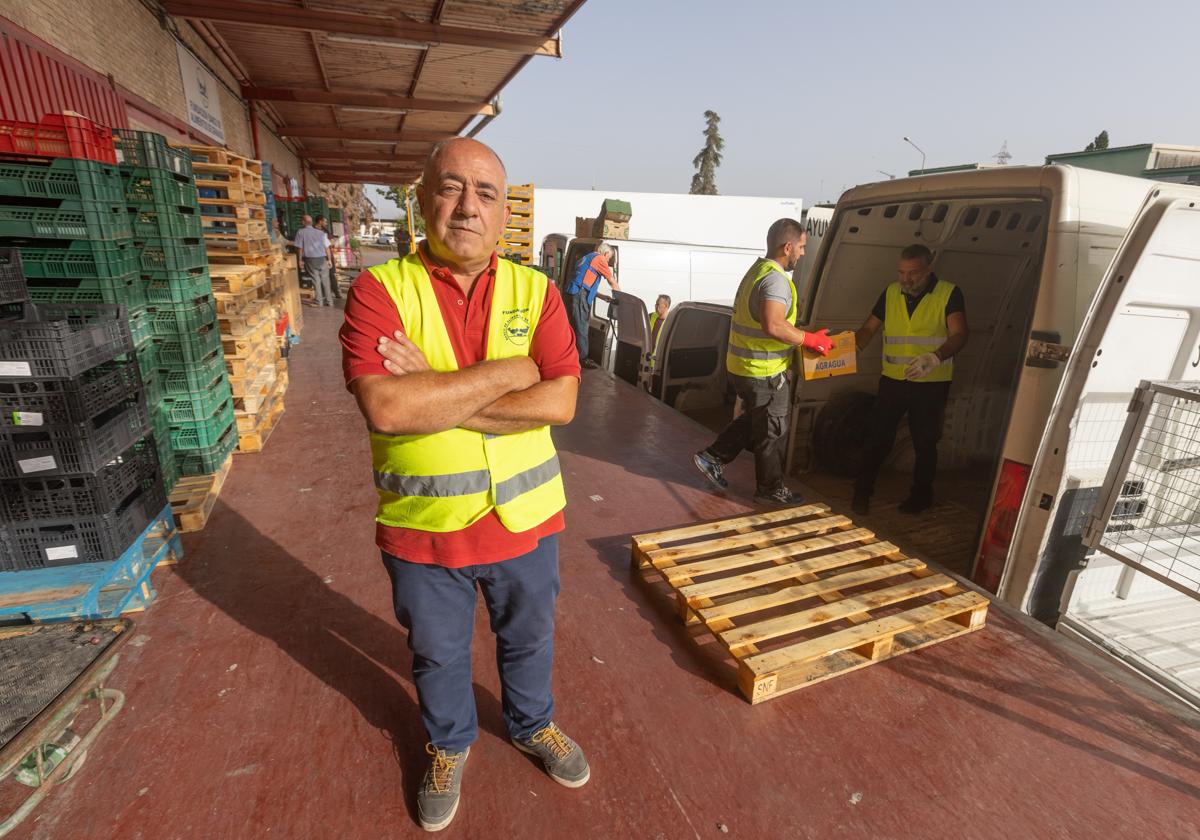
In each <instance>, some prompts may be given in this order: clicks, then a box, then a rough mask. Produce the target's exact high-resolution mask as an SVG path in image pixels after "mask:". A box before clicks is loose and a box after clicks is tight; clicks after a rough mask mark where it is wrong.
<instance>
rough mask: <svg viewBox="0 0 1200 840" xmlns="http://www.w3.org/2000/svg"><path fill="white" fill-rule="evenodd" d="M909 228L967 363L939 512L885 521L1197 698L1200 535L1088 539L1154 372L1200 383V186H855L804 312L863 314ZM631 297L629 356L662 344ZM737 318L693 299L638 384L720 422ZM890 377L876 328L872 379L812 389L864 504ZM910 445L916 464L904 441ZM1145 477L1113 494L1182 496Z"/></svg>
mask: <svg viewBox="0 0 1200 840" xmlns="http://www.w3.org/2000/svg"><path fill="white" fill-rule="evenodd" d="M912 242H921V243H924V244H925V245H927V246H928V247H930V248H931V249H932V250H933V252H934V254H935V270H936V271H937V273H938V275H939V276H940V277H942V278H944V279H947V280H950V281H952V282H954V283H956V284H958V285H959V286H960V287H961V288H962V289H963V292H964V294H965V299H966V305H967V319H968V322H969V324H970V329H971V338H970V342H969V344H968V345H967V347H966V349H965V350H964V351H963V352H962V353H960V354H959V355H958V356H957V357H956V358H955V376H954V384H953V386H952V389H951V395H950V400H949V403H948V406H947V416H946V426H945V432H944V436H943V439H942V443H941V445H940V455H941V461H940V463H941V468H940V470H939V477H938V482H937V493H938V495H939V497H940V498H941V499H943V500H944V503H945V508H944V509H943V510H942V511H941V512H942V516H940V517H936V518H935V519H930V518H929V517H909V518H904V517H900V516H899V515H896V516H891V517H888V516H885V515H883V514H880V517H881V518H880V520H879V521H881V522H882V523H883V525H884V526H885V527H882V528H881V531H884V532H885V533H886V535H887V537H888V538H889V539H892V540H893V541H894V542H897V543H898V544H901V545H902V547H905V542H906V541H907V542H908V546H909V547H911V545H912V544H922V538H924V540H925V542H924V544H926V545H928V544H931V543H930V542H929V541H930V538H931V537H933V538H935V542H936V543H937V544H938V545H941V546H945V547H946V549H947V553H944V554H943V555H942V556H938V557H937V559H939V560H942V561H943V562H946V563H947V564H948V565H951V567H952V568H954V569H955V570H957V571H960V572H962V573H964V574H967V575H969V576H970V577H972V578H973V579H974V580H975V581H977V582H978V583H979V584H980V585H982V586H984V587H986V588H988V589H991V590H993V591H995V592H997V593H998V595H999V597H1001V598H1002V599H1004V600H1005V601H1007V602H1009V603H1011V604H1013V605H1014V606H1017V607H1018V608H1020V609H1022V610H1024V611H1026V612H1028V613H1030V614H1032V615H1034V616H1036V617H1038V618H1040V619H1041V620H1043V621H1045V622H1046V623H1048V624H1050V625H1052V626H1056V627H1058V628H1059V629H1060V630H1062V631H1063V632H1067V633H1071V634H1074V635H1077V636H1080V637H1083V638H1086V639H1088V640H1090V641H1092V642H1094V643H1096V644H1097V645H1099V646H1100V647H1101V648H1103V649H1104V650H1106V651H1108V652H1110V653H1113V654H1114V655H1117V656H1119V657H1120V658H1121V659H1122V660H1123V661H1126V662H1128V663H1129V664H1131V665H1132V666H1133V667H1135V668H1137V669H1138V670H1140V671H1142V672H1144V673H1147V674H1150V675H1151V676H1152V677H1153V678H1155V679H1157V680H1159V681H1160V682H1162V683H1163V684H1164V685H1166V686H1168V687H1170V688H1171V689H1172V690H1174V691H1176V692H1177V693H1179V694H1180V695H1181V696H1184V697H1185V698H1187V699H1189V700H1190V702H1193V703H1200V602H1198V601H1197V600H1195V599H1196V598H1197V597H1198V596H1197V590H1198V589H1200V549H1197V548H1196V546H1195V545H1192V544H1191V543H1187V544H1185V543H1183V542H1179V541H1178V540H1177V541H1176V543H1169V541H1168V543H1169V545H1173V546H1174V548H1173V549H1171V550H1170V553H1171V561H1172V563H1173V565H1172V566H1171V568H1172V569H1173V571H1172V572H1171V573H1170V574H1164V575H1158V576H1156V575H1155V574H1154V573H1153V572H1147V571H1145V570H1144V568H1138V569H1134V568H1132V567H1130V566H1128V565H1124V564H1121V563H1119V562H1117V561H1115V560H1113V559H1111V558H1110V557H1109V556H1108V555H1107V554H1105V553H1103V552H1100V551H1096V550H1094V548H1093V547H1091V546H1089V545H1087V544H1085V542H1084V538H1085V533H1086V532H1087V530H1088V526H1089V523H1090V527H1091V529H1092V532H1093V536H1094V533H1095V531H1096V529H1097V528H1099V529H1100V531H1101V532H1104V531H1105V529H1106V528H1107V529H1109V530H1112V529H1113V528H1115V527H1117V526H1115V525H1113V524H1112V523H1111V522H1109V521H1108V520H1104V516H1103V515H1104V514H1105V511H1104V510H1102V509H1101V508H1102V507H1103V505H1100V506H1099V507H1098V498H1099V496H1100V488H1101V485H1102V484H1104V483H1105V479H1106V476H1108V474H1109V473H1110V470H1111V469H1115V468H1113V467H1110V462H1112V461H1113V458H1114V454H1117V453H1118V451H1119V449H1120V447H1121V446H1122V431H1123V429H1124V426H1125V423H1126V418H1127V415H1128V411H1127V409H1128V408H1129V407H1130V404H1131V400H1132V398H1133V396H1134V393H1135V390H1136V389H1137V387H1138V385H1139V383H1140V382H1141V381H1142V380H1155V381H1165V380H1169V381H1174V382H1183V383H1185V388H1186V383H1188V382H1196V381H1197V380H1200V347H1198V345H1200V188H1197V187H1189V186H1183V185H1175V184H1164V183H1159V182H1154V181H1148V180H1142V179H1136V178H1127V177H1123V176H1118V175H1110V174H1107V173H1100V172H1094V171H1089V170H1082V169H1076V168H1072V167H1065V166H1047V167H1003V168H996V169H990V170H983V171H973V172H963V173H948V174H942V175H928V176H923V177H918V178H909V179H904V180H894V181H885V182H881V183H876V184H868V185H865V186H861V187H857V188H855V189H852V190H850V191H848V192H847V193H846V194H845V195H844V196H842V198H841V200H840V201H839V202H838V205H837V207H836V209H835V210H834V211H833V213H832V218H831V219H830V221H829V229H828V233H827V234H826V235H825V236H824V237H823V239H822V241H821V242H820V244H819V246H818V247H817V248H816V250H815V252H814V253H813V254H812V257H811V260H812V262H811V273H810V276H809V277H808V278H807V281H806V282H805V283H804V285H805V288H804V290H803V292H802V294H801V300H800V313H799V322H800V325H801V326H802V327H803V326H812V327H814V328H819V327H828V328H831V330H832V331H840V330H853V329H856V328H857V327H858V326H860V325H861V323H862V322H863V320H864V318H865V317H866V314H867V313H868V312H869V311H870V309H871V306H872V304H873V303H874V301H875V299H876V297H877V296H878V295H879V293H880V292H881V291H882V290H883V288H884V287H885V286H886V285H887V284H888V283H889V282H890V281H891V280H892V279H893V277H894V274H895V264H896V260H897V256H898V253H899V251H900V249H901V248H902V247H904V246H905V245H907V244H910V243H912ZM627 309H628V310H629V311H628V315H627V318H626V320H627V321H628V323H622V322H621V320H618V325H619V326H618V335H617V338H618V346H617V347H616V348H615V349H614V350H613V351H612V352H613V354H614V355H620V356H623V357H629V356H630V355H633V356H635V357H640V358H641V359H643V360H645V359H646V358H648V355H647V354H648V349H647V348H646V346H645V345H646V344H647V342H648V339H647V338H646V337H645V330H644V328H643V327H642V326H641V325H640V324H638V323H637V319H636V318H634V317H633V313H634V311H635V310H636V307H634V306H633V305H632V304H631V303H629V304H627ZM729 318H730V310H729V308H728V306H721V305H714V304H712V303H684V304H683V305H682V306H680V307H677V308H676V309H675V311H674V312H673V313H672V315H671V317H670V318H669V319H668V321H667V323H666V324H665V326H664V328H663V335H662V337H661V338H660V342H659V347H658V353H657V361H656V363H655V364H654V365H653V366H650V365H648V364H646V363H645V361H643V362H642V363H641V364H639V365H637V370H638V371H640V374H639V376H638V377H635V380H636V381H639V382H640V384H641V385H643V386H644V387H647V388H649V389H650V391H651V393H652V394H654V395H656V396H658V397H659V398H661V399H664V400H665V401H667V402H668V403H670V404H673V405H675V406H676V407H677V408H680V409H681V410H685V411H688V412H690V413H695V414H697V415H698V416H701V417H703V418H704V419H707V420H708V421H709V422H710V423H711V424H712V425H718V424H719V423H720V422H721V421H722V420H723V419H726V418H727V417H728V416H729V414H730V410H731V408H732V404H731V401H730V400H728V399H727V393H726V392H727V389H726V383H725V375H724V357H725V343H726V340H727V335H728V324H729ZM620 344H627V345H630V346H629V347H628V348H622V347H620V346H619V345H620ZM628 368H629V365H628V363H626V365H625V368H623V369H621V368H619V369H618V370H617V372H618V374H621V373H622V372H623V370H624V372H626V373H628ZM879 372H880V343H879V342H878V341H876V342H875V343H874V344H873V345H872V346H871V347H869V348H867V349H866V350H865V351H864V352H862V353H861V354H860V355H859V358H858V373H857V374H855V375H850V376H840V377H836V378H831V379H824V380H817V381H813V382H804V383H802V384H801V386H800V387H798V388H796V390H795V397H794V403H793V409H794V410H793V418H792V419H793V423H792V426H793V429H795V430H797V432H796V438H797V439H796V441H795V447H796V449H797V451H798V453H799V454H800V455H801V456H803V455H808V456H811V457H808V458H805V457H800V458H798V460H806V461H808V462H809V464H810V466H809V471H808V472H807V473H806V474H805V483H806V484H808V485H809V486H810V487H813V488H815V489H817V490H818V491H819V492H821V493H822V494H823V495H825V496H827V497H828V498H830V499H831V500H833V501H834V502H835V505H836V504H837V503H838V501H839V500H840V502H841V503H842V504H844V506H845V507H846V509H847V510H848V508H849V505H848V501H849V495H850V481H851V479H850V477H849V476H848V475H846V474H845V473H846V472H847V471H845V470H843V469H842V466H843V465H845V464H853V463H854V461H855V459H856V458H857V457H858V456H859V455H860V454H861V446H862V437H863V435H862V432H863V429H864V428H865V423H866V422H867V418H868V417H869V412H870V404H871V401H872V399H873V394H874V391H875V387H876V382H877V380H878V377H879ZM627 378H628V377H627ZM719 408H724V409H725V411H724V413H723V414H721V413H720V412H718V411H717V409H719ZM1193 437H1195V438H1198V439H1200V431H1197V432H1196V434H1194V435H1193ZM896 449H897V452H896V453H894V457H895V458H896V459H897V465H898V466H900V467H901V471H903V470H904V468H905V463H904V461H905V458H906V457H907V449H908V447H907V444H905V443H904V442H903V439H901V443H899V444H898V445H897V447H896ZM1198 455H1200V453H1198ZM1176 461H1178V462H1179V464H1181V465H1182V466H1180V467H1179V469H1178V471H1176V472H1175V473H1173V481H1175V484H1174V485H1173V486H1174V487H1175V489H1174V490H1172V491H1171V492H1172V493H1173V494H1174V495H1173V497H1172V501H1171V505H1172V506H1173V507H1174V508H1175V509H1176V514H1177V516H1178V517H1180V518H1181V521H1183V522H1184V524H1185V526H1186V527H1185V526H1180V527H1183V528H1184V530H1187V529H1189V528H1191V527H1192V525H1193V524H1197V523H1200V457H1197V458H1196V459H1195V460H1194V462H1193V461H1191V460H1189V459H1187V458H1183V459H1176ZM839 472H840V473H842V474H840V475H839ZM1179 482H1183V483H1182V484H1179ZM1143 484H1144V482H1142V481H1130V482H1126V485H1127V486H1121V487H1118V488H1117V489H1116V490H1114V491H1113V492H1114V494H1116V495H1117V496H1120V497H1121V498H1120V499H1118V502H1117V508H1116V509H1117V510H1120V511H1125V514H1124V515H1126V516H1141V515H1142V514H1141V513H1139V512H1140V511H1149V510H1152V509H1155V508H1156V505H1157V506H1158V507H1163V506H1165V504H1166V503H1165V502H1163V501H1162V500H1156V499H1154V498H1152V497H1151V494H1152V489H1151V488H1149V487H1147V486H1143ZM1180 487H1182V488H1183V489H1182V490H1181V489H1180ZM1110 502H1111V500H1110ZM1109 508H1110V510H1109V513H1112V509H1113V505H1112V504H1111V503H1110V504H1109ZM1130 512H1133V513H1130ZM1113 515H1114V516H1115V515H1116V514H1113ZM1092 516H1096V517H1097V518H1096V519H1094V520H1093V519H1091V518H1090V517H1092ZM1101 520H1103V521H1101ZM931 522H936V529H934V530H935V531H936V533H935V534H932V535H926V534H924V533H923V531H925V530H929V529H931V528H933V526H932V525H931ZM1121 527H1125V526H1121ZM1187 539H1191V540H1192V541H1193V542H1195V537H1194V536H1193V535H1192V533H1191V531H1190V530H1189V531H1187ZM1093 541H1094V540H1093ZM954 546H957V548H954ZM951 549H953V551H951ZM1158 551H1159V553H1160V554H1161V553H1162V550H1161V549H1158ZM955 552H956V553H955ZM927 553H931V554H932V550H929V551H928V552H927ZM1164 616H1169V617H1170V618H1169V619H1164ZM1164 621H1165V625H1164ZM1114 627H1120V628H1121V631H1120V633H1117V632H1116V631H1114V629H1113V628H1114Z"/></svg>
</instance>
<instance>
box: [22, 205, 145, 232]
mask: <svg viewBox="0 0 1200 840" xmlns="http://www.w3.org/2000/svg"><path fill="white" fill-rule="evenodd" d="M0 201H3V199H0ZM132 235H133V228H132V226H131V225H130V224H129V216H128V215H127V214H126V212H125V208H124V207H123V206H121V205H120V204H102V203H100V202H98V201H63V202H61V203H60V204H59V206H58V207H28V206H23V205H13V204H8V203H0V236H24V237H31V238H34V239H129V238H130V237H131V236H132Z"/></svg>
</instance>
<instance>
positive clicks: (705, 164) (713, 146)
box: [691, 111, 725, 195]
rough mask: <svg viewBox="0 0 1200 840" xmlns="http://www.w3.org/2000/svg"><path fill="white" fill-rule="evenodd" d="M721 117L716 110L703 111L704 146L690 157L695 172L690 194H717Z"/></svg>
mask: <svg viewBox="0 0 1200 840" xmlns="http://www.w3.org/2000/svg"><path fill="white" fill-rule="evenodd" d="M720 123H721V118H720V117H719V116H717V112H716V111H705V112H704V124H705V127H704V148H703V149H701V150H700V153H699V154H698V155H696V156H695V157H694V158H692V166H694V167H696V174H695V175H693V176H692V188H691V193H692V195H716V194H717V167H718V166H720V165H721V152H722V151H723V150H724V149H725V141H724V140H722V139H721V132H720V130H719V129H718V126H719V125H720Z"/></svg>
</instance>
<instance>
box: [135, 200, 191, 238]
mask: <svg viewBox="0 0 1200 840" xmlns="http://www.w3.org/2000/svg"><path fill="white" fill-rule="evenodd" d="M129 221H130V224H131V227H132V229H133V234H132V235H133V236H134V237H135V238H136V239H139V240H141V239H172V238H180V239H198V238H200V235H201V230H200V212H199V211H198V210H197V209H196V208H195V207H187V206H182V207H164V206H160V205H158V204H137V205H134V206H132V207H130V208H129Z"/></svg>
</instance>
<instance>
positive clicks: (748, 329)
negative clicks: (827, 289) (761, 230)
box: [725, 259, 796, 378]
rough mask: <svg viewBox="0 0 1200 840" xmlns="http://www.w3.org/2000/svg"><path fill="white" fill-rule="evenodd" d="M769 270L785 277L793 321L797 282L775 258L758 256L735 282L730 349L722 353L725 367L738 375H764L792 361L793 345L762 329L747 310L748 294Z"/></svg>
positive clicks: (772, 372) (792, 321)
mask: <svg viewBox="0 0 1200 840" xmlns="http://www.w3.org/2000/svg"><path fill="white" fill-rule="evenodd" d="M772 271H778V272H779V273H780V274H782V275H783V276H784V277H787V281H788V288H789V289H790V290H791V293H792V302H791V304H790V305H789V306H788V312H787V320H788V323H790V324H794V323H796V284H795V283H793V282H792V278H791V277H788V275H787V274H786V273H785V272H784V271H783V269H782V268H780V267H779V263H777V262H775V261H774V260H768V259H760V260H759V261H758V262H756V263H755V264H754V265H752V266H751V267H750V270H749V271H748V272H746V276H745V277H743V278H742V283H741V285H740V286H738V290H737V297H736V298H735V299H734V304H733V323H732V324H731V325H730V327H729V349H728V350H727V351H726V353H725V369H726V370H727V371H729V372H730V373H732V374H735V375H737V376H750V377H760V378H765V377H769V376H775V375H776V374H778V373H783V372H784V371H785V370H787V369H788V366H789V365H791V363H792V353H794V352H795V350H796V348H795V347H794V346H793V345H791V344H788V343H786V342H783V341H779V340H778V339H774V338H771V337H770V336H769V335H767V334H766V332H764V331H763V328H762V324H760V323H759V322H758V321H757V320H755V318H754V315H753V314H751V312H750V296H751V294H752V293H753V291H754V290H755V288H757V287H758V284H759V283H761V282H762V281H763V279H764V278H766V277H767V275H769V274H770V273H771V272H772Z"/></svg>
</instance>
